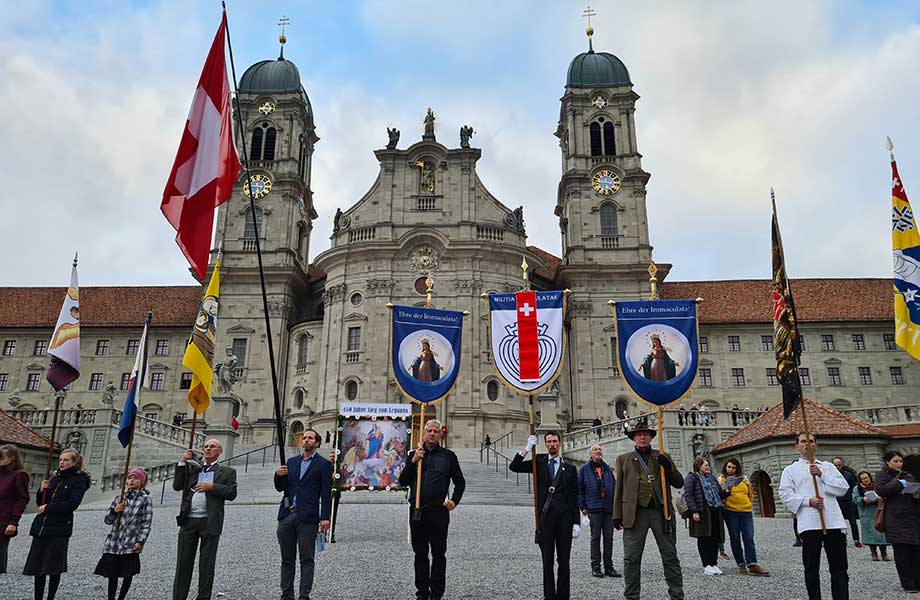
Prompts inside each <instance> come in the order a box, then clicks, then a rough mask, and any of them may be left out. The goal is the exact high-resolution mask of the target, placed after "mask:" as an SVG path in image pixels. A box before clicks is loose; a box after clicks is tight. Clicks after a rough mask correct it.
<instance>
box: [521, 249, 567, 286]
mask: <svg viewBox="0 0 920 600" xmlns="http://www.w3.org/2000/svg"><path fill="white" fill-rule="evenodd" d="M527 249H528V250H530V251H531V252H533V253H534V254H536V255H537V256H539V257H540V258H542V259H543V260H544V261H545V262H546V266H545V267H538V268H536V269H534V273H535V274H537V275H539V276H540V277H542V278H543V279H546V280H548V281H555V280H556V272H557V271H558V270H559V265H560V264H561V263H562V259H561V258H559V257H558V256H554V255H552V254H550V253H549V252H547V251H546V250H542V249H540V248H537V247H536V246H527Z"/></svg>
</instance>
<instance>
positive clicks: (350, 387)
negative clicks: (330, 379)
mask: <svg viewBox="0 0 920 600" xmlns="http://www.w3.org/2000/svg"><path fill="white" fill-rule="evenodd" d="M357 397H358V382H357V381H355V380H354V379H352V380H351V381H349V382H348V383H346V384H345V398H347V399H348V401H349V402H353V401H354V400H355V399H356V398H357Z"/></svg>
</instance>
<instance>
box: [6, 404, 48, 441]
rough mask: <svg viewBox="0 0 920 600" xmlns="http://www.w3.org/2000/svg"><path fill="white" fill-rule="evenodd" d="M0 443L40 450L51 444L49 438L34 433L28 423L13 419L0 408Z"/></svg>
mask: <svg viewBox="0 0 920 600" xmlns="http://www.w3.org/2000/svg"><path fill="white" fill-rule="evenodd" d="M0 443H3V444H13V445H15V446H20V447H29V448H41V449H42V450H47V449H48V448H49V447H50V446H51V440H50V439H48V438H46V437H45V436H42V435H39V434H37V433H35V432H34V431H32V429H31V428H30V427H29V426H28V425H26V424H25V423H23V422H22V421H20V420H19V419H14V418H13V417H11V416H10V415H9V414H7V413H6V412H5V411H4V410H3V409H0Z"/></svg>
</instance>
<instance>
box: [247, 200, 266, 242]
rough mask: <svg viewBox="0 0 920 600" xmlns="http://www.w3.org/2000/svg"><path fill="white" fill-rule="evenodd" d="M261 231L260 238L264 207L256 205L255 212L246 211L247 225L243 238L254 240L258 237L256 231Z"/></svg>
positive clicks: (260, 232)
mask: <svg viewBox="0 0 920 600" xmlns="http://www.w3.org/2000/svg"><path fill="white" fill-rule="evenodd" d="M257 231H258V232H259V238H260V239H261V237H262V235H261V234H262V209H261V208H259V207H258V206H257V207H256V210H255V212H253V211H247V212H246V226H245V229H244V231H243V239H246V240H254V239H256V232H257Z"/></svg>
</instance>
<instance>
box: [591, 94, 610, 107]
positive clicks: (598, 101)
mask: <svg viewBox="0 0 920 600" xmlns="http://www.w3.org/2000/svg"><path fill="white" fill-rule="evenodd" d="M591 104H592V105H594V108H596V109H597V110H602V109H604V108H607V99H606V98H604V97H603V96H595V97H594V100H592V101H591Z"/></svg>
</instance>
